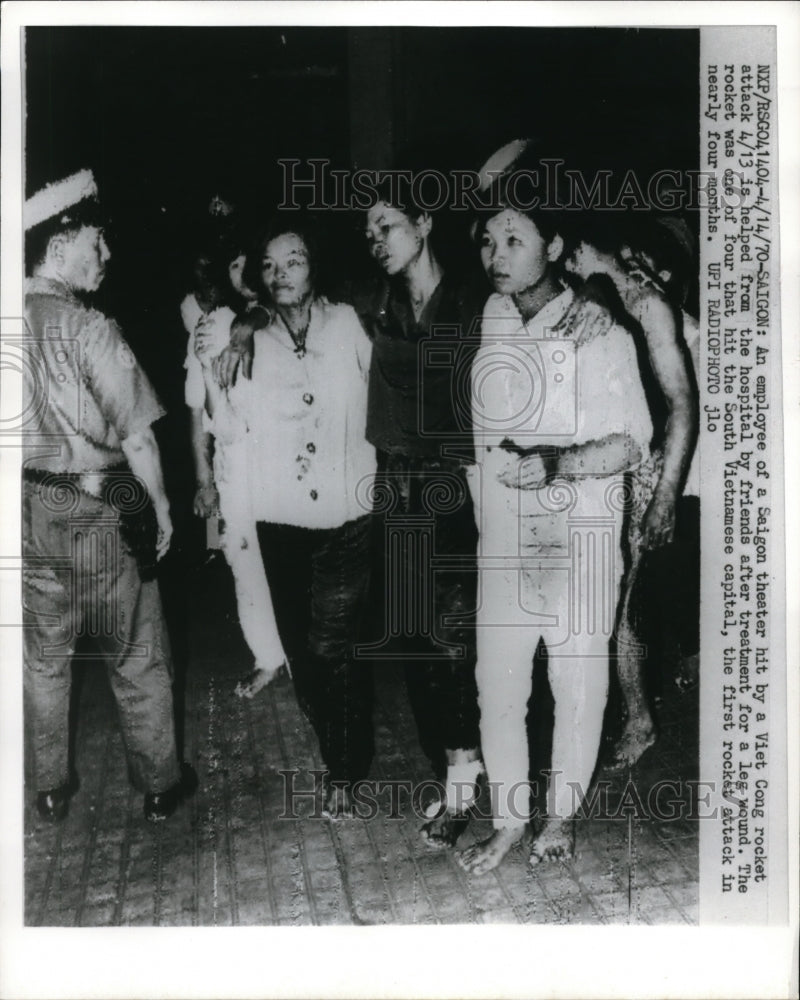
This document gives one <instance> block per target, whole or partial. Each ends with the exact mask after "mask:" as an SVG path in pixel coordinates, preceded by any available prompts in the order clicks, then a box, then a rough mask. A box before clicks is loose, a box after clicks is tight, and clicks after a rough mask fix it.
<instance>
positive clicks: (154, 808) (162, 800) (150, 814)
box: [144, 764, 197, 823]
mask: <svg viewBox="0 0 800 1000" xmlns="http://www.w3.org/2000/svg"><path fill="white" fill-rule="evenodd" d="M196 791H197V774H196V773H195V770H194V768H193V767H192V766H191V765H190V764H181V777H180V780H179V781H177V782H176V783H175V784H174V785H171V786H170V787H169V788H168V789H167V790H166V791H164V792H148V793H147V794H146V795H145V797H144V818H145V819H146V820H147V821H148V823H161V822H163V821H164V820H165V819H169V817H170V816H171V815H172V814H173V813H174V812H175V810H176V809H177V808H178V806H179V805H180V804H181V802H183V800H184V799H188V798H189V797H190V796H192V795H194V793H195V792H196Z"/></svg>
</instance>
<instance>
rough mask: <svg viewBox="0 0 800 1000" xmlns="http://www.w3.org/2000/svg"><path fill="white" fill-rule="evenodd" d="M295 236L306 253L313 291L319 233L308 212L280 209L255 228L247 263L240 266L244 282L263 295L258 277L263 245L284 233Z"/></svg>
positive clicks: (316, 284)
mask: <svg viewBox="0 0 800 1000" xmlns="http://www.w3.org/2000/svg"><path fill="white" fill-rule="evenodd" d="M290 233H291V234H292V235H294V236H299V237H300V239H301V240H302V241H303V243H304V244H305V248H306V253H307V254H308V266H309V270H310V276H309V279H310V282H311V287H312V289H313V290H314V292H315V293H316V292H317V291H318V290H319V287H320V271H321V266H320V264H321V255H320V236H319V231H318V228H317V225H316V223H315V221H314V220H313V219H312V218H310V216H307V215H305V214H304V213H301V212H283V213H280V214H276V215H274V216H273V217H272V218H271V219H269V221H268V222H267V223H266V224H265V225H264V226H262V227H261V229H260V230H259V231H258V232H257V234H256V238H255V240H254V241H253V245H252V248H251V249H250V251H249V252H248V254H247V263H246V264H245V268H244V275H243V278H244V283H245V284H246V285H247V287H248V288H250V289H252V290H253V291H254V292H255V293H256V294H257V295H258V297H259V299H263V298H264V296H265V295H266V291H265V289H264V282H263V279H262V277H261V272H262V266H261V262H262V260H263V257H264V251H265V250H266V248H267V245H268V244H269V243H271V242H272V241H273V240H275V239H277V238H278V237H279V236H286V235H288V234H290Z"/></svg>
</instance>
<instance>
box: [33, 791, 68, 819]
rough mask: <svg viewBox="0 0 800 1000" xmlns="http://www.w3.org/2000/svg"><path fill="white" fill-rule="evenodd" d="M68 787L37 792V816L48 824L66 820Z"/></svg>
mask: <svg viewBox="0 0 800 1000" xmlns="http://www.w3.org/2000/svg"><path fill="white" fill-rule="evenodd" d="M69 796H70V786H69V785H62V786H61V787H60V788H51V789H50V791H49V792H39V794H38V795H37V796H36V808H37V809H38V810H39V815H40V816H41V817H42V819H44V820H47V822H48V823H60V822H61V820H62V819H66V816H67V813H68V812H69Z"/></svg>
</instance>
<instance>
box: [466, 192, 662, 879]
mask: <svg viewBox="0 0 800 1000" xmlns="http://www.w3.org/2000/svg"><path fill="white" fill-rule="evenodd" d="M509 190H510V189H506V187H505V185H504V184H502V183H500V184H498V189H497V191H496V202H495V203H496V204H498V205H504V204H505V205H508V207H507V208H499V210H497V211H487V212H486V215H485V217H484V218H483V219H481V220H480V224H479V226H478V231H477V237H478V239H479V240H480V247H481V260H482V263H483V266H484V268H485V270H486V273H487V276H488V277H489V280H490V281H491V283H492V285H493V287H494V290H495V294H494V295H492V296H490V298H489V300H488V301H487V303H486V306H485V308H484V314H483V326H482V338H481V347H480V350H479V351H478V353H477V355H476V357H475V359H474V361H473V367H472V412H473V428H474V434H475V455H476V462H477V464H476V466H475V467H474V470H473V476H472V482H471V488H472V490H473V497H474V499H475V506H476V510H477V511H478V525H479V531H480V539H479V546H478V565H479V572H480V595H481V597H480V602H479V605H478V619H477V635H478V642H477V645H478V664H477V669H476V678H477V682H478V692H479V700H480V708H481V743H482V748H483V755H484V761H485V763H486V769H487V773H488V777H489V782H490V787H492V790H493V800H492V807H493V808H492V812H493V816H492V819H493V825H494V833H493V835H492V836H491V837H490V838H489V839H488V840H486V841H484V842H483V843H480V844H476V845H475V846H474V847H470V848H468V849H467V850H465V851H463V852H462V853H461V855H460V861H461V864H462V865H463V867H465V868H466V869H467V870H469V871H472V872H475V873H482V872H486V871H488V870H490V869H492V868H494V867H496V866H497V865H498V864H499V863H500V862H501V861H502V859H503V858H504V856H505V855H506V853H507V852H508V851H509V850H510V849H511V848H512V846H513V845H514V844H516V843H517V842H519V841H520V840H522V838H523V834H524V832H525V829H526V826H527V825H528V823H529V821H530V820H531V819H532V818H533V817H532V815H531V808H530V807H531V802H530V794H529V793H530V788H529V786H528V781H527V778H528V762H529V755H528V742H527V734H526V725H525V719H526V714H527V706H528V702H529V699H530V696H531V685H532V668H533V657H534V653H535V651H536V648H537V645H538V643H539V641H540V640H542V641H543V642H544V644H545V646H546V648H547V655H548V676H549V680H550V686H551V689H552V692H553V699H554V702H555V720H554V730H553V751H552V767H551V779H550V788H549V794H548V797H547V799H548V809H547V816H546V819H545V822H544V824H543V825H542V826H541V827H540V829H539V830H538V833H537V835H536V837H535V838H534V840H533V842H532V846H531V852H530V860H531V863H533V864H537V863H539V862H541V861H545V860H549V859H565V858H568V857H570V856H571V855H572V853H573V850H574V818H575V816H576V813H577V812H578V811H579V809H580V807H581V803H582V800H583V798H584V797H585V796H586V795H587V794H588V791H589V786H590V782H591V780H592V775H593V772H594V769H595V765H596V761H597V754H598V749H599V745H600V736H601V730H602V722H603V712H604V709H605V705H606V699H607V694H608V653H609V649H608V643H609V639H610V637H611V633H612V631H613V627H614V619H615V611H616V606H617V599H618V595H619V583H620V579H621V576H622V551H621V547H620V538H621V531H622V512H623V509H624V503H623V495H622V494H623V486H624V483H623V473H624V472H625V471H626V470H627V469H630V468H632V467H634V466H635V465H637V464H638V462H639V461H641V458H642V457H643V455H644V454H645V452H646V448H647V443H648V441H649V439H650V433H651V429H652V425H651V423H650V416H649V411H648V407H647V402H646V400H645V396H644V391H643V389H642V385H641V382H640V379H639V371H638V365H637V361H636V352H635V349H634V345H633V342H632V340H631V338H630V336H629V335H628V334H627V332H626V331H624V330H623V329H621V328H620V327H618V326H612V328H611V329H610V330H609V332H608V333H606V334H605V335H604V336H597V337H594V338H592V339H589V340H586V341H583V342H580V341H576V340H575V339H574V338H571V337H569V336H567V335H566V334H565V332H563V330H562V327H561V321H562V320H563V318H564V316H565V315H566V313H567V311H568V310H569V308H570V305H571V303H572V300H573V293H572V291H571V290H570V289H568V288H566V287H565V286H564V284H563V283H562V282H561V281H560V280H559V277H558V271H557V268H556V264H557V262H558V260H559V257H560V255H561V253H562V250H563V240H562V237H561V235H560V232H559V225H558V221H557V219H556V218H554V213H553V212H552V211H551V212H547V211H544V210H542V211H539V212H537V211H520V210H518V209H517V208H515V207H514V200H513V199H512V198H509V197H508V191H509ZM560 330H561V331H562V332H559V331H560Z"/></svg>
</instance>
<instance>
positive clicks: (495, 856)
mask: <svg viewBox="0 0 800 1000" xmlns="http://www.w3.org/2000/svg"><path fill="white" fill-rule="evenodd" d="M524 832H525V827H524V826H511V827H504V828H503V829H501V830H495V831H494V833H493V834H492V835H491V837H489V839H488V840H484V841H482V842H481V843H480V844H474V845H473V846H472V847H467V848H466V850H463V851H459V852H458V854H457V855H456V858H457V860H458V863H459V864H460V865H461V867H462V868H463V869H464V871H467V872H472V874H473V875H483V874H484V873H485V872H490V871H491V870H492V869H493V868H497V866H498V865H499V864H500V862H501V861H502V860H503V858H504V857H505V856H506V854H508V852H509V851H510V850H511V848H512V847H513V846H514V844H517V843H519V841H520V840H522V835H523V833H524Z"/></svg>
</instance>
